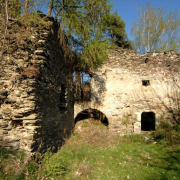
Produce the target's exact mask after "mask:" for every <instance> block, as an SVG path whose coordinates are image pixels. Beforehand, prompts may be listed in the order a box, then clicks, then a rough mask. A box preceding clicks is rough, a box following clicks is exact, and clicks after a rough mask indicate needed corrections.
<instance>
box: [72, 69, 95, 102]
mask: <svg viewBox="0 0 180 180" xmlns="http://www.w3.org/2000/svg"><path fill="white" fill-rule="evenodd" d="M91 77H92V76H91V75H90V74H87V73H85V72H74V85H75V94H74V99H75V101H76V102H78V101H90V100H91V85H90V81H91Z"/></svg>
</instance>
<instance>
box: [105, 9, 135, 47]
mask: <svg viewBox="0 0 180 180" xmlns="http://www.w3.org/2000/svg"><path fill="white" fill-rule="evenodd" d="M104 24H105V25H104V28H105V33H106V36H107V38H108V39H109V42H110V44H111V45H112V47H117V46H118V47H122V48H129V49H132V45H131V42H130V41H129V40H128V38H127V34H126V30H125V22H124V20H123V19H121V17H120V16H119V15H118V14H117V12H116V13H114V14H109V15H108V16H106V17H105V19H104Z"/></svg>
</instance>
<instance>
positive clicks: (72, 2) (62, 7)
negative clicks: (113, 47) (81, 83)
mask: <svg viewBox="0 0 180 180" xmlns="http://www.w3.org/2000/svg"><path fill="white" fill-rule="evenodd" d="M51 3H52V0H50V1H49V7H50V9H51V7H52V9H53V10H54V13H55V18H57V19H58V21H59V22H60V26H61V28H63V30H64V32H65V34H66V36H67V38H68V42H69V44H70V45H71V49H72V50H73V51H74V52H75V53H76V55H77V56H76V57H77V62H78V64H80V66H90V67H94V66H97V65H99V64H101V63H102V61H103V60H104V58H105V57H106V55H107V53H106V50H107V48H108V41H107V40H106V39H105V37H104V31H103V19H104V18H105V17H106V16H107V15H108V14H109V10H110V8H111V5H110V2H109V0H54V1H53V5H52V4H51ZM48 12H49V11H48Z"/></svg>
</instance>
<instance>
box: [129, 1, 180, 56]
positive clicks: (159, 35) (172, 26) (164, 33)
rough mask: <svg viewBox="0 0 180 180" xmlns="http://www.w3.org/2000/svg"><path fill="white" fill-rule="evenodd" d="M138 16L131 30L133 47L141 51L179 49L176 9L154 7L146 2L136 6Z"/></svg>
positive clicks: (178, 22) (178, 26)
mask: <svg viewBox="0 0 180 180" xmlns="http://www.w3.org/2000/svg"><path fill="white" fill-rule="evenodd" d="M138 12H139V18H138V19H137V20H136V22H135V23H134V24H133V26H132V29H131V32H132V34H133V35H134V37H135V40H134V48H135V49H136V50H138V51H139V52H141V53H146V52H149V51H166V50H172V49H173V50H177V51H179V50H180V33H179V32H180V17H179V14H178V11H168V10H167V9H162V8H155V7H153V6H151V5H150V4H147V5H146V7H145V9H142V8H141V7H139V8H138Z"/></svg>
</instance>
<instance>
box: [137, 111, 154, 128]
mask: <svg viewBox="0 0 180 180" xmlns="http://www.w3.org/2000/svg"><path fill="white" fill-rule="evenodd" d="M155 121H156V120H155V114H154V113H153V112H143V113H142V114H141V130H142V131H154V130H155Z"/></svg>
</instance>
